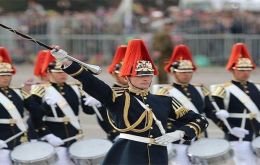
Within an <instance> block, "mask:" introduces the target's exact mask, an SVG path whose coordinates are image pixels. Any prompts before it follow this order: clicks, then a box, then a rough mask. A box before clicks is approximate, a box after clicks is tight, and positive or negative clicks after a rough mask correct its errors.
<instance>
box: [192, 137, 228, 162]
mask: <svg viewBox="0 0 260 165" xmlns="http://www.w3.org/2000/svg"><path fill="white" fill-rule="evenodd" d="M209 139H211V140H223V141H226V142H228V146H229V147H228V148H229V149H228V150H227V151H223V152H221V153H218V154H216V155H214V157H212V156H211V157H210V156H197V155H194V154H193V153H189V152H188V151H189V148H190V146H191V145H190V146H189V147H188V148H187V155H189V156H190V157H196V158H198V159H201V158H203V159H211V158H216V157H219V156H221V155H226V154H229V153H230V152H233V151H232V148H231V144H230V143H229V141H227V140H225V139H221V138H201V139H199V140H209ZM195 142H196V141H195Z"/></svg>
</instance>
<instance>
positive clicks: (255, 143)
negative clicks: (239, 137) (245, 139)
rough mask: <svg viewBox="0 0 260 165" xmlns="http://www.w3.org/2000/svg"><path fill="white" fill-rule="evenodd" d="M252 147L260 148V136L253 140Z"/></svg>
mask: <svg viewBox="0 0 260 165" xmlns="http://www.w3.org/2000/svg"><path fill="white" fill-rule="evenodd" d="M252 147H253V148H254V149H260V137H257V138H255V139H254V140H253V141H252Z"/></svg>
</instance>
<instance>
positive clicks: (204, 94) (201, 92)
mask: <svg viewBox="0 0 260 165" xmlns="http://www.w3.org/2000/svg"><path fill="white" fill-rule="evenodd" d="M177 93H178V94H177ZM157 94H158V95H166V96H172V97H175V98H176V99H177V100H178V101H180V102H181V103H182V105H185V107H186V108H187V109H191V110H193V111H194V112H196V113H199V114H201V115H203V116H207V117H210V116H212V115H211V112H210V111H209V107H210V106H211V103H210V99H209V94H210V93H209V90H208V89H207V88H206V87H205V86H204V85H202V84H196V85H195V84H185V85H183V84H178V83H173V84H172V85H168V86H164V87H163V88H161V89H160V90H159V91H158V92H157ZM180 126H182V123H179V122H177V121H172V120H169V121H168V123H167V130H168V132H172V131H173V130H176V129H177V128H178V127H180ZM204 137H208V135H207V132H206V131H205V132H204ZM189 143H190V142H187V144H189Z"/></svg>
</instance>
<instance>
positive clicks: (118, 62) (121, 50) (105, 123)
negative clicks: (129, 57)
mask: <svg viewBox="0 0 260 165" xmlns="http://www.w3.org/2000/svg"><path fill="white" fill-rule="evenodd" d="M126 48H127V46H126V45H120V46H118V47H117V49H116V52H115V55H114V58H113V60H112V63H111V64H110V65H109V66H108V68H107V71H108V73H110V74H111V75H112V76H113V77H114V78H115V79H117V78H118V76H119V72H120V69H121V67H122V61H123V58H124V57H125V52H126ZM117 81H119V80H117ZM127 88H128V85H123V84H122V82H120V81H119V82H116V83H114V84H113V86H112V89H113V90H115V91H116V92H117V93H123V92H124V90H127ZM99 110H100V114H101V116H102V119H100V118H97V119H98V123H99V125H100V126H101V128H102V129H103V130H104V131H105V132H106V133H107V139H109V140H110V141H112V142H114V140H115V138H116V137H117V136H118V135H119V132H118V131H117V130H116V129H114V128H113V126H112V125H111V124H110V123H109V119H108V116H107V111H106V109H105V107H104V106H103V108H100V109H99Z"/></svg>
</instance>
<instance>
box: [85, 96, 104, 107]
mask: <svg viewBox="0 0 260 165" xmlns="http://www.w3.org/2000/svg"><path fill="white" fill-rule="evenodd" d="M83 100H84V101H85V102H84V105H87V106H91V107H93V106H95V107H97V108H99V107H101V106H102V105H101V103H100V102H99V101H98V100H97V99H95V98H93V97H91V96H87V97H85V98H84V99H83Z"/></svg>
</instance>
